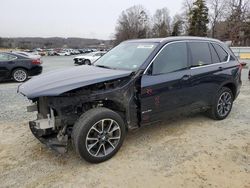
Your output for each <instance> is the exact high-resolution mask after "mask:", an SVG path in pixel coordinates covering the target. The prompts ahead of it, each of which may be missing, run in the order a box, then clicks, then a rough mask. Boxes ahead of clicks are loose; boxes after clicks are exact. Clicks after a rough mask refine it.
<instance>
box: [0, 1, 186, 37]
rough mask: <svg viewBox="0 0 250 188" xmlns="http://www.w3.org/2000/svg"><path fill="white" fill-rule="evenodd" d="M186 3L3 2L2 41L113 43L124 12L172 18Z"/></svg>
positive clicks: (0, 31)
mask: <svg viewBox="0 0 250 188" xmlns="http://www.w3.org/2000/svg"><path fill="white" fill-rule="evenodd" d="M182 2H183V0H153V1H152V0H151V1H149V0H147V1H145V0H144V1H143V0H0V4H1V5H0V37H55V36H58V37H65V38H66V37H83V38H98V39H111V37H112V36H113V35H112V34H113V33H114V30H115V25H116V23H117V19H118V17H119V15H120V14H121V12H122V11H123V10H125V9H127V8H129V7H131V6H133V5H138V4H141V5H143V6H144V7H145V8H146V9H147V10H148V11H149V12H150V13H151V15H152V14H154V12H155V10H156V9H159V8H163V7H167V8H168V9H169V11H170V15H171V16H173V15H175V14H176V13H178V12H180V11H181V8H182Z"/></svg>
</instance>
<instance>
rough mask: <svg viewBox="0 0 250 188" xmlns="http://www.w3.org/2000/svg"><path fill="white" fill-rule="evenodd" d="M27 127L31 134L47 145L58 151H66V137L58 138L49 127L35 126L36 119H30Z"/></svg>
mask: <svg viewBox="0 0 250 188" xmlns="http://www.w3.org/2000/svg"><path fill="white" fill-rule="evenodd" d="M29 127H30V130H31V132H32V134H33V135H34V136H35V137H36V138H37V139H38V140H39V141H40V142H41V143H43V144H45V145H46V146H47V147H49V148H51V149H52V150H54V151H57V152H58V153H61V154H63V153H66V152H67V148H68V147H67V146H68V137H64V139H60V140H59V139H58V134H57V133H55V132H53V130H51V129H39V128H37V122H36V121H30V122H29Z"/></svg>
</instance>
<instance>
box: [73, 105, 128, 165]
mask: <svg viewBox="0 0 250 188" xmlns="http://www.w3.org/2000/svg"><path fill="white" fill-rule="evenodd" d="M125 135H126V129H125V125H124V121H123V120H122V118H121V116H120V115H119V114H117V113H116V112H114V111H112V110H109V109H107V108H95V109H91V110H89V111H87V112H85V113H84V114H83V115H82V116H81V117H80V118H79V119H78V121H77V122H76V123H75V125H74V128H73V132H72V141H73V147H74V148H75V150H76V152H77V153H78V154H79V155H80V157H81V158H83V159H85V160H86V161H88V162H90V163H100V162H103V161H106V160H108V159H110V158H111V157H113V156H114V155H115V154H116V153H117V151H118V150H119V149H120V147H121V145H122V143H123V141H124V138H125Z"/></svg>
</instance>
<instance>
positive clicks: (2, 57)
mask: <svg viewBox="0 0 250 188" xmlns="http://www.w3.org/2000/svg"><path fill="white" fill-rule="evenodd" d="M14 59H16V56H13V55H10V54H5V53H0V61H10V60H14Z"/></svg>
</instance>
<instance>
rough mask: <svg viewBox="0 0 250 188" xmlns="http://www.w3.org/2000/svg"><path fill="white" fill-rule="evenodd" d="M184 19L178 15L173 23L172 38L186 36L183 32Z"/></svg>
mask: <svg viewBox="0 0 250 188" xmlns="http://www.w3.org/2000/svg"><path fill="white" fill-rule="evenodd" d="M183 23H184V22H183V18H182V16H180V15H179V14H176V15H175V16H174V18H173V22H172V34H171V35H172V36H179V35H182V34H184V31H183Z"/></svg>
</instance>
